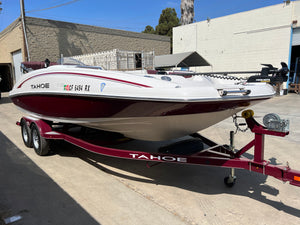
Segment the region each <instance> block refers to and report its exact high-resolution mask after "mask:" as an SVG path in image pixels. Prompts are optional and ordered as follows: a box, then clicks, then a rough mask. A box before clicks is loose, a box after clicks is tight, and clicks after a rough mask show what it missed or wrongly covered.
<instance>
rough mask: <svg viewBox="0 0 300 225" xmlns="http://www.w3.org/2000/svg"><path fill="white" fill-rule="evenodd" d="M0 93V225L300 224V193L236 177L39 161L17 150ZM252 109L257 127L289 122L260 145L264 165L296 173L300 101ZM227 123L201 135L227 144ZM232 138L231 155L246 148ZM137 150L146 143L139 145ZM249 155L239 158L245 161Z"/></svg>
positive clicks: (280, 100)
mask: <svg viewBox="0 0 300 225" xmlns="http://www.w3.org/2000/svg"><path fill="white" fill-rule="evenodd" d="M7 96H8V93H2V99H1V100H0V224H1V220H2V223H4V220H5V219H6V220H5V221H8V220H7V219H9V218H12V219H14V218H15V219H17V221H16V222H13V223H12V224H17V225H18V224H39V225H40V224H72V225H73V224H104V225H106V224H113V225H115V224H122V225H126V224H128V225H129V224H130V225H132V224H151V225H153V224H160V225H161V224H172V225H173V224H230V225H232V224H239V225H240V224H272V225H274V224H278V225H279V224H300V198H299V196H300V187H295V186H292V185H289V184H288V183H283V182H281V181H279V180H277V179H275V178H272V177H268V176H265V175H263V174H257V173H254V172H249V171H246V170H237V172H236V175H237V182H236V185H235V186H234V187H232V188H228V187H226V186H225V185H224V183H223V178H224V177H225V176H226V175H228V173H229V169H226V168H219V167H207V166H197V165H183V164H168V163H163V164H159V165H157V166H154V167H151V168H148V167H147V165H146V163H145V162H141V161H132V160H125V159H118V158H111V157H106V156H101V155H97V154H94V153H90V152H87V151H85V150H82V149H79V148H77V147H74V146H72V145H70V144H67V143H56V144H55V151H54V153H52V154H51V155H49V156H46V157H41V156H38V155H36V154H35V153H34V150H33V149H29V148H26V147H25V146H24V144H23V142H22V138H21V133H20V127H18V126H16V125H15V122H16V121H17V120H19V119H20V118H21V117H22V116H23V113H22V112H20V111H18V109H16V107H15V106H14V105H13V104H12V103H11V102H10V100H9V98H8V97H7ZM252 109H253V110H254V112H255V116H256V118H257V119H258V120H259V121H260V120H262V117H263V115H265V114H267V113H270V112H274V113H278V114H279V115H280V117H282V118H287V119H289V120H290V135H288V136H287V137H285V138H281V137H267V138H266V152H265V159H268V160H270V161H271V163H272V164H277V165H285V164H286V163H287V162H288V163H289V165H290V167H291V168H293V169H298V170H300V163H299V160H300V148H299V146H300V95H296V94H292V93H290V94H288V95H286V96H280V97H274V98H273V99H271V100H268V101H265V102H263V103H260V104H258V105H256V106H254V107H252ZM234 129H235V127H234V125H233V123H232V119H231V118H229V119H227V120H225V121H222V122H221V123H218V124H216V125H214V126H212V127H210V128H208V129H206V130H204V131H201V134H202V135H204V136H206V137H209V138H211V139H213V140H214V141H216V142H218V143H221V144H226V143H227V144H228V143H229V131H230V130H234ZM252 137H253V134H252V133H251V132H250V131H247V132H245V133H241V132H239V133H238V134H237V135H236V137H235V145H236V148H240V147H242V146H243V145H245V144H246V143H247V142H248V141H250V140H251V139H252ZM136 145H138V146H140V147H141V148H142V149H141V150H143V149H144V148H145V147H146V145H149V146H147V147H151V143H148V142H147V143H139V142H137V144H136ZM251 153H253V152H251V151H250V152H249V153H247V154H246V156H247V157H251Z"/></svg>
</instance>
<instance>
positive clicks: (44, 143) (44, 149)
mask: <svg viewBox="0 0 300 225" xmlns="http://www.w3.org/2000/svg"><path fill="white" fill-rule="evenodd" d="M31 135H32V143H33V148H34V151H35V153H36V154H38V155H40V156H45V155H48V153H49V151H50V147H49V140H47V139H45V138H43V137H42V136H41V134H40V131H39V128H38V126H37V125H36V124H32V126H31Z"/></svg>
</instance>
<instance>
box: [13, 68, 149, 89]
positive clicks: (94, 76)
mask: <svg viewBox="0 0 300 225" xmlns="http://www.w3.org/2000/svg"><path fill="white" fill-rule="evenodd" d="M61 74H67V75H75V76H78V75H79V76H85V77H93V78H100V79H105V80H110V81H116V82H120V83H124V84H129V85H134V86H138V87H145V88H152V87H151V86H148V85H145V84H140V83H135V82H130V81H127V80H121V79H116V78H112V77H104V76H98V75H92V74H84V73H71V72H53V73H43V74H38V75H35V76H32V77H30V78H28V79H26V80H25V81H23V82H22V83H21V84H20V85H19V86H18V88H21V87H22V85H23V84H24V83H25V82H26V81H28V80H31V79H33V78H35V77H40V76H44V75H61Z"/></svg>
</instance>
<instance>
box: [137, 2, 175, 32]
mask: <svg viewBox="0 0 300 225" xmlns="http://www.w3.org/2000/svg"><path fill="white" fill-rule="evenodd" d="M179 25H180V23H179V19H178V17H177V13H176V11H175V9H174V8H166V9H164V10H163V11H162V13H161V14H160V17H159V21H158V25H157V26H156V27H155V30H154V28H153V27H152V26H150V25H148V26H146V28H145V30H144V31H143V33H150V34H159V35H167V36H169V37H172V29H173V27H176V26H179Z"/></svg>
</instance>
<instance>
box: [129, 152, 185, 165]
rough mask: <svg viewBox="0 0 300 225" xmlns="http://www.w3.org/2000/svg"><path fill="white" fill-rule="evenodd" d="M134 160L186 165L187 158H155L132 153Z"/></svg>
mask: <svg viewBox="0 0 300 225" xmlns="http://www.w3.org/2000/svg"><path fill="white" fill-rule="evenodd" d="M129 155H130V156H131V157H132V158H133V159H141V160H153V161H165V162H182V163H186V162H187V158H183V157H174V156H167V155H166V156H159V155H158V156H154V155H149V156H146V155H143V154H136V153H130V154H129Z"/></svg>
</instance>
